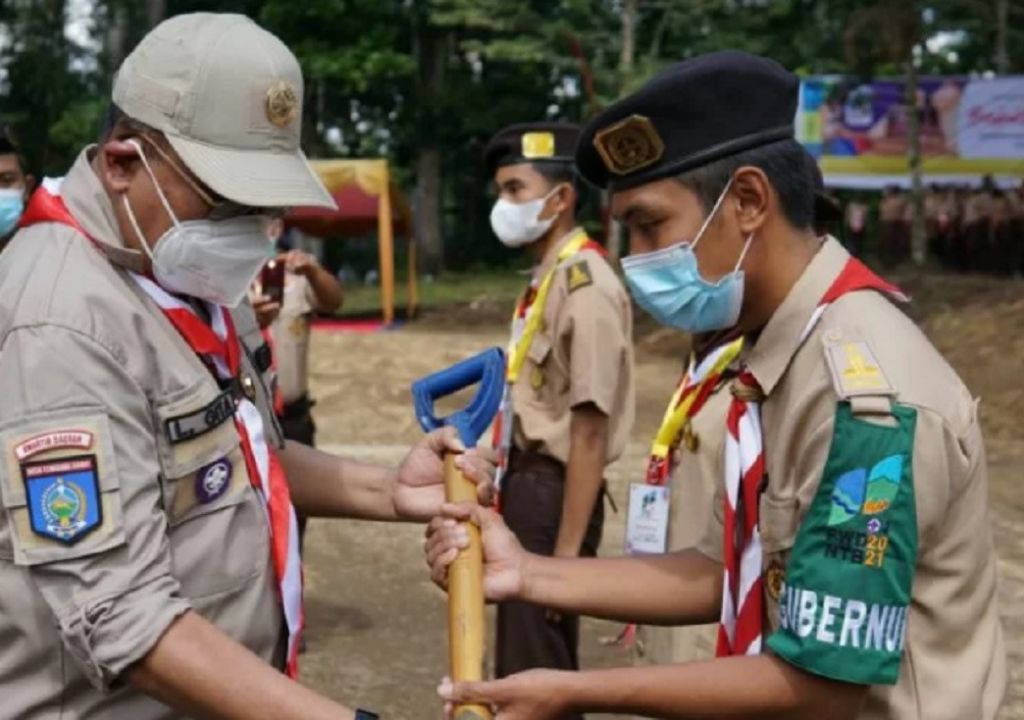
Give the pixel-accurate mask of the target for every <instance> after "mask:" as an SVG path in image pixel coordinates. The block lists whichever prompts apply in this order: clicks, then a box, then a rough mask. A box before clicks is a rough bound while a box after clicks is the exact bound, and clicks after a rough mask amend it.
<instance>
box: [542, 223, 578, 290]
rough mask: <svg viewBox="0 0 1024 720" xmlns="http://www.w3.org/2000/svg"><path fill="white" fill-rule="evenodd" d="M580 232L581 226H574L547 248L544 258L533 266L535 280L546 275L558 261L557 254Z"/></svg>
mask: <svg viewBox="0 0 1024 720" xmlns="http://www.w3.org/2000/svg"><path fill="white" fill-rule="evenodd" d="M581 232H583V228H581V227H578V226H577V227H574V228H573V229H572V230H570V231H569V232H567V233H566V234H565V235H563V236H562V237H560V238H559V239H558V242H556V243H554V244H553V245H552V246H551V247H549V248H548V250H547V252H546V253H544V259H543V260H541V261H540V263H539V264H538V265H536V266H535V267H534V268H533V271H532V275H533V279H534V280H535V281H536V282H540V281H541V280H543V279H544V276H545V275H547V274H548V273H549V272H550V271H551V269H552V268H553V267H555V265H556V264H557V263H558V254H559V253H560V252H562V250H563V249H564V248H565V246H566V245H568V244H569V243H570V242H571V241H572V239H573V238H575V237H576V236H577V235H579V234H580V233H581Z"/></svg>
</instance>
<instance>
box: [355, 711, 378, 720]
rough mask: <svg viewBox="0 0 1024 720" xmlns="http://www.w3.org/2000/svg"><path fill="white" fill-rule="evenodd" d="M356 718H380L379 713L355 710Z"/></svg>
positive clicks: (362, 719) (359, 719)
mask: <svg viewBox="0 0 1024 720" xmlns="http://www.w3.org/2000/svg"><path fill="white" fill-rule="evenodd" d="M356 720H380V715H378V714H377V713H373V712H370V711H369V710H362V709H357V710H356Z"/></svg>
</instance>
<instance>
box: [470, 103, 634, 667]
mask: <svg viewBox="0 0 1024 720" xmlns="http://www.w3.org/2000/svg"><path fill="white" fill-rule="evenodd" d="M578 134H579V128H577V127H576V126H573V125H566V124H562V123H535V124H526V125H514V126H511V127H509V128H506V129H505V130H502V131H501V132H500V133H498V134H497V135H496V136H495V137H494V138H493V139H492V140H491V141H490V143H489V144H488V146H487V148H486V149H485V153H484V155H485V162H486V163H487V167H488V170H489V171H490V172H491V174H493V176H494V180H495V184H496V186H497V189H498V193H499V195H500V197H499V199H498V201H497V202H496V203H495V206H494V210H493V212H492V214H491V225H492V227H493V229H494V232H495V234H496V235H497V236H498V239H499V240H501V242H502V243H504V244H505V245H507V246H510V247H523V248H525V249H526V250H527V251H528V252H529V254H530V257H531V258H532V259H533V261H534V262H535V264H536V265H535V267H534V269H533V271H532V274H531V280H530V285H529V287H528V288H527V290H526V291H525V292H524V294H523V296H522V298H521V299H520V301H519V303H518V305H517V308H516V312H515V318H514V320H513V330H512V342H511V343H510V346H509V360H508V362H509V375H508V380H509V390H508V392H507V393H506V400H505V403H504V406H503V410H502V420H501V423H500V425H501V430H499V433H498V434H499V436H500V438H501V443H500V444H501V445H502V450H503V451H504V454H505V455H506V461H507V465H506V472H505V473H504V476H503V480H502V485H501V488H502V508H503V512H504V514H505V518H506V519H507V521H508V523H509V525H510V527H512V529H513V530H514V531H515V532H516V534H517V535H518V537H519V538H520V541H521V542H523V543H524V544H525V545H526V546H527V547H529V548H531V550H533V551H534V552H538V553H541V554H544V555H555V556H558V557H577V556H579V555H585V556H593V555H594V554H595V553H596V552H597V546H598V544H599V542H600V538H601V527H602V524H603V518H604V512H603V506H602V502H601V494H602V491H603V487H604V480H603V478H604V471H605V468H606V467H607V465H608V464H609V463H611V462H613V461H615V460H616V459H617V458H618V457H619V456H620V455H621V454H622V451H623V448H624V447H625V444H626V440H627V438H628V436H629V431H630V428H631V426H632V422H633V379H632V369H633V355H632V344H631V337H632V316H631V309H630V304H629V298H628V297H627V295H626V292H625V289H624V288H623V287H622V284H621V282H619V279H618V278H617V277H616V275H615V272H614V271H613V270H612V268H611V266H610V265H609V264H608V262H607V260H606V259H605V258H604V256H603V251H602V249H601V248H600V246H598V245H597V244H596V243H594V242H592V241H591V240H590V239H589V238H588V237H587V236H586V233H585V232H584V231H583V230H582V229H581V228H579V227H576V225H575V211H576V205H577V188H576V180H575V174H574V171H573V167H572V149H573V146H574V144H575V142H576V137H577V135H578ZM578 635H579V619H578V618H576V617H574V616H568V615H560V614H555V613H551V612H549V611H548V610H547V609H545V608H544V607H538V606H531V605H527V604H525V603H515V602H510V603H505V604H503V605H501V606H500V607H499V608H498V640H497V663H496V665H497V668H496V669H497V673H498V675H499V676H504V675H508V674H511V673H514V672H518V671H520V670H525V669H528V668H532V667H554V668H564V669H570V668H575V667H577V666H578V660H577V652H576V650H577V642H578Z"/></svg>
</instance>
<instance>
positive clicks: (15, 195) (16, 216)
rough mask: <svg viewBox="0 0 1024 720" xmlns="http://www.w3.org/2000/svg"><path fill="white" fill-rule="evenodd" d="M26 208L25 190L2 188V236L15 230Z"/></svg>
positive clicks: (0, 211)
mask: <svg viewBox="0 0 1024 720" xmlns="http://www.w3.org/2000/svg"><path fill="white" fill-rule="evenodd" d="M24 210H25V191H24V190H20V189H19V190H6V189H5V190H0V238H2V237H7V235H8V234H10V233H11V232H12V231H13V230H14V228H15V227H16V226H17V224H18V220H20V219H21V213H22V212H23V211H24Z"/></svg>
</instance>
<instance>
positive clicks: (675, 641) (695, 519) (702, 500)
mask: <svg viewBox="0 0 1024 720" xmlns="http://www.w3.org/2000/svg"><path fill="white" fill-rule="evenodd" d="M731 400H732V395H730V394H729V389H728V386H727V385H726V384H722V385H719V387H718V388H717V389H716V390H715V391H714V393H713V394H712V395H711V396H710V397H709V398H708V399H707V401H706V402H705V403H704V406H703V407H702V408H701V409H700V411H699V412H698V413H697V414H696V415H694V416H693V418H692V419H691V420H690V423H691V425H690V427H691V430H692V434H693V437H694V438H696V446H690V447H687V444H686V443H685V442H683V443H680V444H679V449H678V450H677V452H676V453H675V456H674V463H675V464H674V465H673V467H672V473H671V476H670V478H669V489H670V492H671V500H670V501H669V525H668V550H669V552H675V551H677V550H685V549H686V548H692V547H694V546H695V545H697V544H698V543H699V542H700V541H701V539H702V538H704V537H705V535H706V534H707V532H708V526H709V524H710V523H712V522H713V517H714V514H715V508H714V503H715V501H716V498H717V500H718V501H721V496H720V495H718V494H717V488H718V486H719V485H721V484H722V482H723V479H724V477H725V476H724V469H723V459H724V457H725V435H726V417H727V416H728V414H729V405H730V402H731ZM691 448H692V449H691ZM717 628H718V626H717V625H705V626H700V627H692V626H690V627H654V626H652V627H649V628H647V629H646V634H647V636H648V638H649V640H648V643H649V645H650V650H651V652H650V656H651V661H652V662H653V663H655V664H659V665H667V664H672V663H680V662H687V661H690V660H697V659H702V658H707V657H710V656H712V655H713V654H714V651H715V637H716V633H717Z"/></svg>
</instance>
